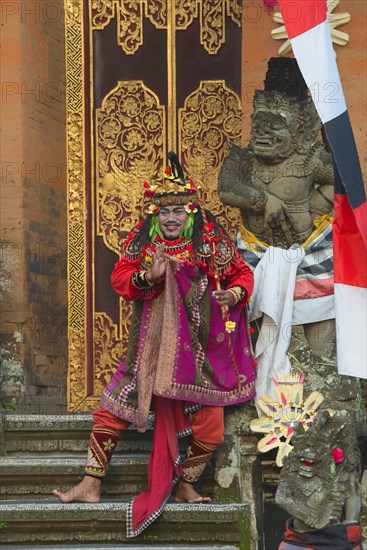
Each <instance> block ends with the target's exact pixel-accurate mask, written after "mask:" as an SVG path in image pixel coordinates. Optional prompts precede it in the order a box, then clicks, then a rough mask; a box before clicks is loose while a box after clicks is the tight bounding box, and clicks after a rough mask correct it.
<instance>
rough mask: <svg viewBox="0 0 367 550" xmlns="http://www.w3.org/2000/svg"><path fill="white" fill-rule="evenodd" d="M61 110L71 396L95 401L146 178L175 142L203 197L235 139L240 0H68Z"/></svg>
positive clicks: (209, 197) (228, 221) (119, 332)
mask: <svg viewBox="0 0 367 550" xmlns="http://www.w3.org/2000/svg"><path fill="white" fill-rule="evenodd" d="M65 14H66V55H67V110H68V128H67V132H68V134H67V135H68V197H69V210H68V224H69V237H68V238H69V258H68V268H69V374H68V407H69V410H70V411H73V412H77V411H86V410H88V409H91V408H95V407H96V406H97V403H98V400H99V396H100V395H101V393H102V389H103V386H104V385H105V383H106V382H107V381H108V380H109V379H110V377H111V374H112V373H113V371H114V370H115V368H116V367H117V366H118V364H119V363H120V362H121V360H122V358H123V356H124V353H125V351H126V343H127V332H128V326H129V319H130V307H129V305H128V304H126V303H125V302H124V301H123V300H122V299H119V297H118V296H117V295H116V294H115V293H114V291H113V290H112V289H111V286H110V275H111V272H112V269H113V266H114V263H115V262H116V261H117V260H118V256H119V252H120V250H121V243H122V242H123V239H124V237H125V236H126V234H127V232H128V231H129V229H130V228H131V227H132V226H133V225H134V224H135V223H136V222H137V220H138V219H139V216H141V215H144V206H143V183H144V181H145V180H147V181H152V180H157V179H160V178H161V175H162V173H163V170H164V168H165V157H166V152H167V151H169V150H174V151H177V152H178V154H179V157H180V159H181V163H182V165H183V168H184V172H185V174H186V175H187V176H190V177H192V178H193V179H194V181H195V183H196V184H201V185H202V187H203V189H204V197H205V200H206V204H207V205H208V207H209V208H210V209H211V210H212V211H213V212H214V213H215V214H216V215H217V216H218V217H219V219H220V220H221V222H222V223H223V225H224V226H225V227H226V228H227V230H228V231H229V232H230V233H231V234H232V235H234V233H235V227H236V225H237V215H236V213H235V212H230V211H228V210H226V208H224V207H223V205H222V204H221V202H220V201H219V199H218V196H217V191H216V187H217V175H218V172H219V169H220V166H221V164H222V162H223V159H224V157H225V155H226V152H227V145H228V142H229V141H234V142H236V143H240V140H241V102H240V97H239V96H240V90H241V17H242V2H241V0H205V1H204V0H89V1H87V0H65Z"/></svg>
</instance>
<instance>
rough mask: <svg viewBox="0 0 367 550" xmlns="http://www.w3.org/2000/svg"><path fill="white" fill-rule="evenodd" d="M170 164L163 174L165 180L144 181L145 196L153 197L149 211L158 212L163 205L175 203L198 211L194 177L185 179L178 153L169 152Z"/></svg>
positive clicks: (192, 210) (188, 210) (191, 210)
mask: <svg viewBox="0 0 367 550" xmlns="http://www.w3.org/2000/svg"><path fill="white" fill-rule="evenodd" d="M167 159H168V161H169V164H170V165H168V166H167V168H166V169H165V171H164V174H163V182H162V183H156V184H153V185H152V184H150V183H148V182H147V181H146V182H144V188H145V192H144V194H145V196H146V197H147V198H149V199H152V203H154V204H152V203H151V204H150V206H149V210H148V213H149V214H156V213H158V212H159V209H160V207H162V206H171V205H174V204H180V205H181V204H182V205H185V210H187V212H188V213H190V212H197V207H196V204H195V200H196V199H197V197H196V193H197V191H196V188H195V185H194V182H193V181H192V179H189V180H188V181H186V180H185V177H184V174H183V171H182V167H181V164H180V163H179V160H178V158H177V155H176V153H174V152H173V151H170V152H169V153H168V154H167Z"/></svg>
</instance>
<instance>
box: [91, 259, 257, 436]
mask: <svg viewBox="0 0 367 550" xmlns="http://www.w3.org/2000/svg"><path fill="white" fill-rule="evenodd" d="M212 292H213V288H212V287H211V285H210V284H209V281H208V277H207V275H205V274H204V273H203V271H201V270H200V269H199V268H198V267H194V266H191V265H188V264H186V263H185V262H183V261H178V260H171V261H170V262H169V264H168V267H167V271H166V280H165V287H164V290H163V292H162V293H161V294H160V295H159V296H158V297H157V298H154V299H153V300H150V301H142V300H137V301H135V302H134V311H133V319H132V324H131V327H130V335H129V346H128V352H127V357H126V359H125V360H124V361H123V362H122V363H121V365H120V367H119V368H118V370H117V371H116V373H115V375H114V376H113V377H112V379H111V381H110V382H109V384H108V385H107V387H106V389H105V391H104V394H103V396H102V400H101V406H102V407H103V408H104V409H106V410H108V411H109V412H111V413H113V414H114V415H115V416H118V417H119V418H123V419H125V420H127V421H129V422H132V423H134V424H137V425H138V429H139V430H140V431H144V430H145V428H146V423H147V418H148V413H149V408H150V405H151V399H152V395H157V396H164V397H168V398H171V399H179V400H184V401H189V402H194V403H201V404H204V405H212V406H226V405H234V404H236V403H242V402H244V401H248V400H249V399H251V398H253V397H254V396H255V388H254V379H255V368H254V364H253V358H252V352H251V346H250V340H249V335H248V330H247V323H246V317H245V311H246V310H245V308H240V307H231V308H229V311H228V313H229V319H230V320H231V321H234V322H235V323H236V328H235V330H234V331H233V332H232V333H230V335H229V337H230V341H231V346H232V350H233V354H232V355H231V353H230V348H229V343H228V334H226V331H225V321H224V320H223V319H222V314H221V309H220V307H219V306H218V304H217V303H216V301H215V300H214V298H213V296H212ZM236 371H237V372H236Z"/></svg>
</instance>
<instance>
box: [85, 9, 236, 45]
mask: <svg viewBox="0 0 367 550" xmlns="http://www.w3.org/2000/svg"><path fill="white" fill-rule="evenodd" d="M167 2H172V4H170V7H171V8H172V9H174V10H175V21H176V28H175V30H184V29H187V27H188V26H189V25H191V23H192V22H193V20H194V19H196V18H197V17H198V16H200V43H201V44H202V46H203V47H204V48H205V50H206V51H207V52H208V53H209V54H210V55H214V54H216V53H217V52H218V51H219V50H220V48H221V46H222V45H223V43H224V41H225V17H226V14H227V15H228V16H229V17H230V18H231V19H232V21H234V22H235V23H236V25H238V26H239V27H240V26H241V15H242V2H241V0H205V1H204V0H93V1H92V4H91V8H90V9H91V20H92V29H93V30H100V29H104V28H105V27H106V26H107V25H108V23H109V22H110V21H111V20H112V19H114V18H115V17H116V14H117V42H118V44H119V46H121V47H122V49H123V51H124V52H125V53H126V54H128V55H132V54H134V53H135V52H136V51H137V50H138V48H139V47H140V46H141V45H142V44H143V17H144V16H145V17H147V18H148V19H149V21H150V22H151V23H152V25H154V27H155V28H156V29H167V26H169V24H170V23H169V22H168V18H167V8H168V4H167Z"/></svg>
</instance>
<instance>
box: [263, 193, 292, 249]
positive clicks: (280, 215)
mask: <svg viewBox="0 0 367 550" xmlns="http://www.w3.org/2000/svg"><path fill="white" fill-rule="evenodd" d="M264 222H265V227H266V229H267V230H268V231H271V230H273V229H279V228H280V229H281V230H282V232H283V233H284V235H285V237H286V239H287V242H289V244H291V243H293V240H294V239H293V237H292V233H291V228H292V227H293V223H294V220H293V217H292V216H291V214H290V213H289V211H288V208H287V207H286V206H285V204H284V203H283V201H281V200H280V199H278V197H275V196H274V195H270V194H268V200H267V201H266V204H265V210H264Z"/></svg>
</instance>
